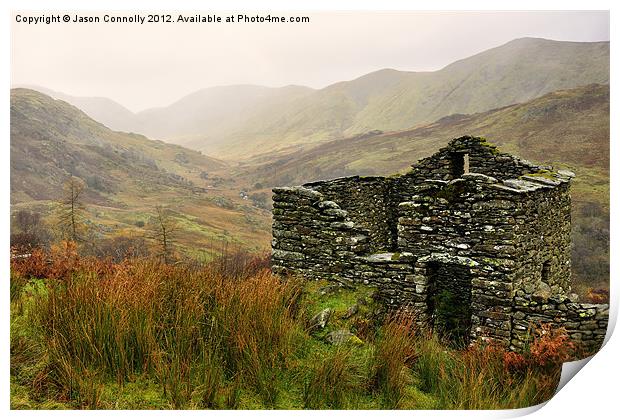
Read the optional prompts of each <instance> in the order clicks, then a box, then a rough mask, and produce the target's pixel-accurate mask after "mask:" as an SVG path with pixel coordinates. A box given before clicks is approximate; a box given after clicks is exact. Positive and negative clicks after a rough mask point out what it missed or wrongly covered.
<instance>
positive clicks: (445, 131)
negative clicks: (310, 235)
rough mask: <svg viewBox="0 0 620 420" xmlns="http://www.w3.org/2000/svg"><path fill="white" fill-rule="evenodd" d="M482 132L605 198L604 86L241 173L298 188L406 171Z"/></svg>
mask: <svg viewBox="0 0 620 420" xmlns="http://www.w3.org/2000/svg"><path fill="white" fill-rule="evenodd" d="M465 134H471V135H477V136H484V137H486V138H487V139H488V140H489V141H491V142H492V143H495V144H497V145H498V146H499V147H500V148H501V149H502V150H503V151H506V152H510V153H513V154H516V155H518V156H520V157H523V158H526V159H531V160H533V161H535V162H540V163H543V162H547V163H551V164H556V165H560V166H563V167H569V168H571V169H572V170H574V171H575V172H576V173H577V177H576V179H575V182H574V184H575V189H576V191H575V196H576V198H577V199H578V200H582V201H583V200H593V201H598V202H601V204H603V205H604V206H607V205H608V203H609V196H608V194H609V144H610V143H609V85H596V84H593V85H588V86H584V87H579V88H575V89H570V90H561V91H556V92H552V93H548V94H546V95H544V96H542V97H540V98H537V99H534V100H532V101H529V102H525V103H522V104H516V105H510V106H507V107H503V108H498V109H495V110H491V111H487V112H482V113H477V114H471V115H463V114H457V115H452V116H449V117H444V118H441V119H439V120H438V121H436V122H434V123H431V124H425V125H420V126H418V127H416V128H413V129H410V130H404V131H392V132H385V133H376V134H368V135H358V136H353V137H347V138H342V139H338V140H333V141H330V142H326V143H322V144H320V145H317V146H316V147H314V148H312V149H309V150H303V151H297V152H291V153H289V154H281V155H280V156H279V157H278V158H277V159H272V158H270V157H269V155H266V156H262V157H260V156H259V157H257V158H255V159H254V163H253V164H252V163H248V164H246V166H245V171H246V176H247V177H248V178H249V179H251V180H253V181H254V182H256V180H258V181H260V182H261V183H264V184H266V185H295V184H301V183H304V182H309V181H314V180H318V179H330V178H335V177H340V176H349V175H389V174H393V173H397V172H404V171H407V170H408V169H409V167H410V166H411V165H412V164H413V163H415V162H417V161H418V160H419V159H421V158H423V157H426V156H430V155H431V154H433V153H434V152H436V151H437V150H438V149H439V148H440V147H443V146H444V145H445V144H446V143H447V141H448V140H450V139H452V138H455V137H458V136H461V135H465Z"/></svg>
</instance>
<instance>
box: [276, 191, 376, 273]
mask: <svg viewBox="0 0 620 420" xmlns="http://www.w3.org/2000/svg"><path fill="white" fill-rule="evenodd" d="M273 192H274V195H273V225H272V234H273V239H272V244H271V245H272V249H273V251H272V269H273V271H274V272H276V273H282V274H286V273H292V274H301V275H304V276H306V277H309V278H333V279H338V278H341V277H343V276H345V273H346V272H347V271H348V270H350V268H351V266H352V264H353V263H352V261H353V259H354V257H355V255H356V252H359V253H365V252H367V249H368V248H367V241H368V231H367V230H366V229H364V228H363V227H361V226H359V225H357V224H356V223H354V222H353V221H351V219H350V218H349V216H348V213H347V211H345V210H342V209H341V208H340V206H339V205H338V204H336V203H335V202H333V201H330V200H326V199H325V197H324V195H323V194H321V193H320V192H318V191H315V190H312V189H309V188H305V187H291V188H275V189H274V190H273Z"/></svg>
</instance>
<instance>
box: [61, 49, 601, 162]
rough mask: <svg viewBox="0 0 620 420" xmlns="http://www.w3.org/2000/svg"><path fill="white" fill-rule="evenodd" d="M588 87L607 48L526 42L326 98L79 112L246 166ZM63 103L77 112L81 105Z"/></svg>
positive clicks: (368, 80) (306, 94)
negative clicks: (265, 157)
mask: <svg viewBox="0 0 620 420" xmlns="http://www.w3.org/2000/svg"><path fill="white" fill-rule="evenodd" d="M591 83H599V84H607V83H609V42H564V41H551V40H545V39H537V38H522V39H517V40H514V41H511V42H509V43H507V44H504V45H502V46H499V47H497V48H493V49H490V50H487V51H484V52H482V53H480V54H477V55H474V56H472V57H469V58H466V59H463V60H460V61H457V62H455V63H452V64H450V65H449V66H447V67H445V68H443V69H441V70H438V71H434V72H406V71H397V70H391V69H384V70H380V71H377V72H374V73H370V74H367V75H365V76H362V77H360V78H358V79H355V80H351V81H345V82H339V83H335V84H333V85H330V86H328V87H326V88H324V89H320V90H314V89H310V88H307V87H301V86H287V87H282V88H266V87H261V86H252V85H238V86H224V87H215V88H209V89H203V90H201V91H198V92H195V93H193V94H191V95H188V96H186V97H185V98H183V99H181V100H180V101H178V102H176V103H174V104H172V105H170V106H167V107H163V108H157V109H151V110H147V111H143V112H140V113H138V114H134V115H127V114H126V113H122V112H117V111H118V110H115V107H113V106H110V107H109V111H106V112H107V114H109V115H105V114H106V112H103V111H101V110H102V109H103V107H102V108H100V109H99V108H97V107H96V106H94V105H91V104H88V105H87V104H84V105H83V107H84V108H86V107H87V106H88V107H90V109H91V111H90V113H89V112H88V111H87V113H88V114H89V115H91V116H92V115H94V114H95V113H96V112H99V111H101V112H99V114H98V115H99V117H95V119H98V120H100V121H102V122H103V123H104V124H106V125H108V126H110V127H111V128H114V129H120V130H125V131H134V132H139V133H142V134H146V135H148V136H150V137H152V138H158V139H165V140H167V141H171V142H175V143H179V144H182V145H185V146H187V147H191V148H194V149H197V150H202V151H204V152H206V153H207V154H209V155H212V156H217V157H220V158H226V159H231V160H237V161H241V160H244V159H247V158H248V157H251V156H255V155H260V154H265V153H272V154H273V153H281V152H286V151H287V150H288V151H290V150H296V149H298V148H299V147H303V148H308V147H309V146H312V145H313V144H317V143H320V142H324V141H327V140H333V139H336V138H341V137H344V136H352V135H356V134H361V133H365V132H368V131H372V130H383V131H388V130H390V131H392V130H403V129H407V128H410V127H413V126H416V125H418V124H427V123H431V122H433V121H435V120H437V119H439V118H442V117H445V116H448V115H452V114H471V113H477V112H484V111H487V110H489V109H495V108H499V107H502V106H507V105H511V104H515V103H521V102H526V101H529V100H531V99H534V98H537V97H540V96H542V95H544V94H546V93H549V92H552V91H556V90H560V89H570V88H575V87H578V86H584V85H588V84H591ZM67 101H68V102H71V103H73V104H74V105H76V106H78V107H81V106H80V105H79V104H78V102H77V100H76V99H72V98H67ZM84 108H83V109H84ZM93 108H94V109H93ZM125 118H127V120H125Z"/></svg>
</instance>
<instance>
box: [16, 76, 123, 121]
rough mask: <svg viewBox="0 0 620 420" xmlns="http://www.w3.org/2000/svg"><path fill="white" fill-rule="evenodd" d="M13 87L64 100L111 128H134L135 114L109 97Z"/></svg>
mask: <svg viewBox="0 0 620 420" xmlns="http://www.w3.org/2000/svg"><path fill="white" fill-rule="evenodd" d="M15 87H16V88H25V89H30V90H36V91H38V92H41V93H43V94H45V95H47V96H50V97H52V98H54V99H60V100H62V101H65V102H67V103H69V104H71V105H73V106H75V107H77V108H79V109H80V110H81V111H82V112H84V113H85V114H86V115H88V116H89V117H90V118H92V119H93V120H95V121H98V122H100V123H102V124H103V125H105V126H106V127H110V128H112V129H113V130H118V131H132V128H134V121H133V120H134V118H135V114H134V113H133V112H131V111H130V110H128V109H127V108H125V107H124V106H122V105H121V104H119V103H118V102H115V101H113V100H111V99H109V98H103V97H81V96H73V95H67V94H65V93H62V92H57V91H54V90H51V89H47V88H45V87H42V86H35V85H18V86H15Z"/></svg>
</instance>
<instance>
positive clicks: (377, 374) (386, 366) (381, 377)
mask: <svg viewBox="0 0 620 420" xmlns="http://www.w3.org/2000/svg"><path fill="white" fill-rule="evenodd" d="M414 336H415V324H414V320H413V318H412V317H411V316H408V315H407V314H406V313H404V312H403V313H399V314H397V315H394V316H392V317H390V318H388V319H387V321H386V323H385V324H384V325H383V326H382V328H381V329H380V331H379V336H378V339H377V341H376V343H375V354H374V357H373V360H372V367H371V371H372V384H373V385H374V388H375V389H377V390H379V392H380V393H381V396H382V398H383V402H384V405H385V407H386V408H398V407H399V405H400V403H401V400H402V398H403V396H404V393H405V389H406V387H407V386H408V385H409V384H410V382H411V377H410V374H409V366H411V365H412V363H413V362H414V360H415V358H416V351H415V345H414V344H415V341H414Z"/></svg>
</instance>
